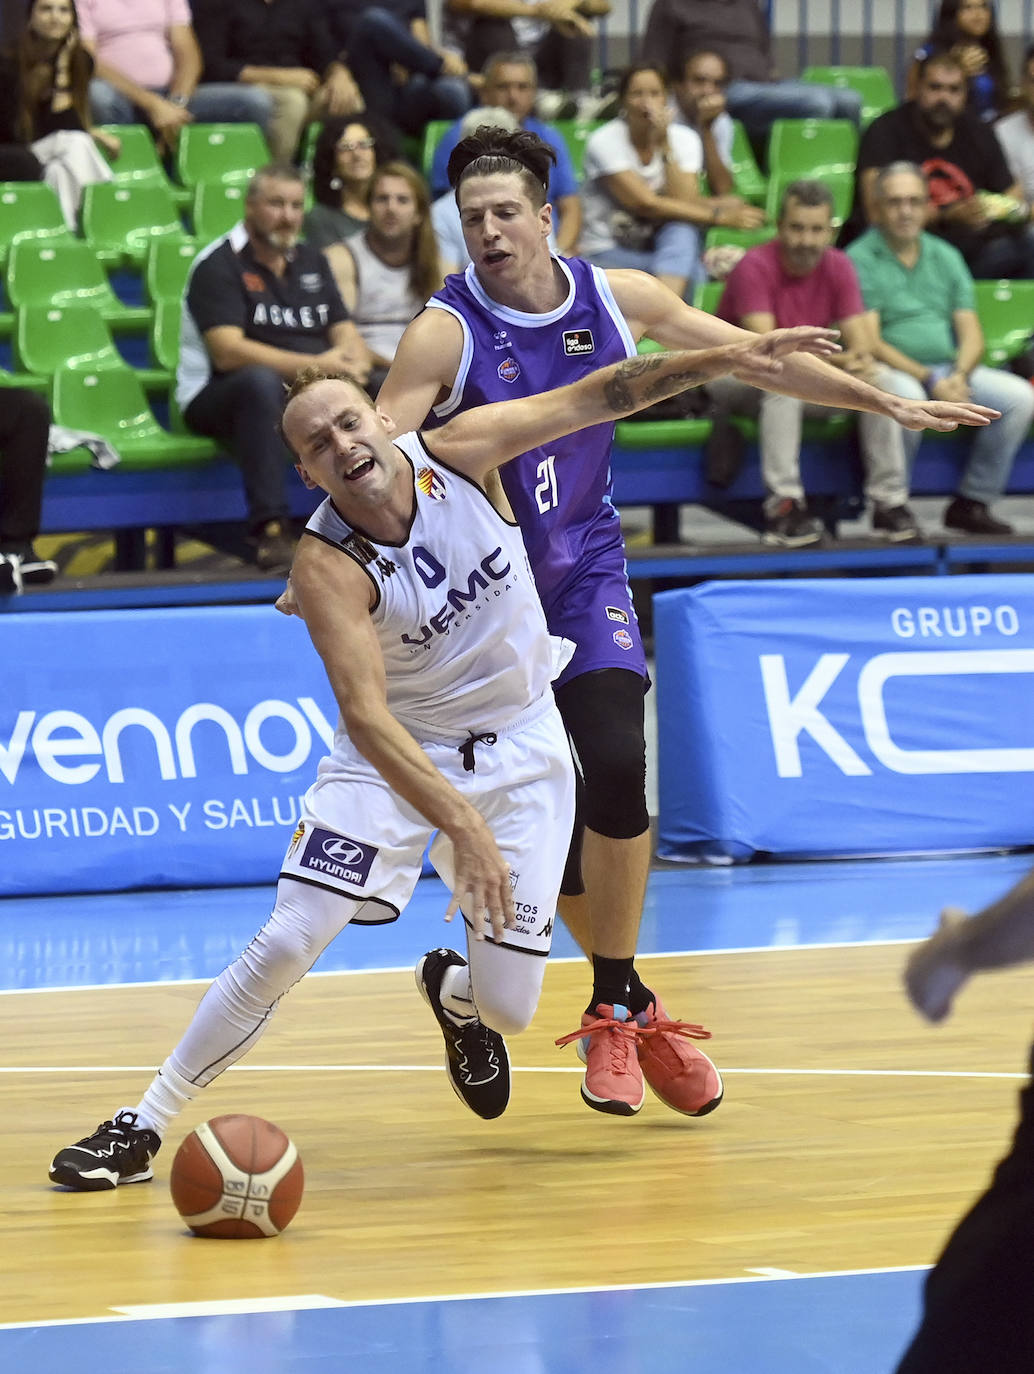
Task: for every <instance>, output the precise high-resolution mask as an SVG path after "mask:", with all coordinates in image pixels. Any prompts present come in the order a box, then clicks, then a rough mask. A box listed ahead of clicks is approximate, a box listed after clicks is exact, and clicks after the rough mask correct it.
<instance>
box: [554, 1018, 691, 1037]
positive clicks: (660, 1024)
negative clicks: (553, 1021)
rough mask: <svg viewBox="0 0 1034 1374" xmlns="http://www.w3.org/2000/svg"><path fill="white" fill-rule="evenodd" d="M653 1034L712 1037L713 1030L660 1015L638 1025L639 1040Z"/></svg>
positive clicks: (637, 1035)
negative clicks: (646, 1023)
mask: <svg viewBox="0 0 1034 1374" xmlns="http://www.w3.org/2000/svg"><path fill="white" fill-rule="evenodd" d="M632 1024H635V1023H634V1022H633V1023H632ZM651 1035H682V1036H684V1037H685V1038H686V1039H687V1040H710V1039H711V1032H710V1031H709V1030H705V1029H704V1028H703V1026H698V1025H697V1024H696V1023H695V1022H693V1021H669V1020H667V1019H666V1018H664V1017H658V1018H657V1019H655V1020H653V1021H651V1022H650V1024H649V1025H648V1026H638V1025H637V1026H636V1039H637V1040H639V1039H644V1040H645V1039H647V1038H648V1037H649V1036H651ZM558 1043H559V1042H558Z"/></svg>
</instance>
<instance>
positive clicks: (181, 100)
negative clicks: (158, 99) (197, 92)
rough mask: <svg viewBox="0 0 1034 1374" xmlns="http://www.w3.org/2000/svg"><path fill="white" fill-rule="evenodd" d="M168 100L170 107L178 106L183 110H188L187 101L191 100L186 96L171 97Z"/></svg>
mask: <svg viewBox="0 0 1034 1374" xmlns="http://www.w3.org/2000/svg"><path fill="white" fill-rule="evenodd" d="M166 98H167V100H168V102H169V104H170V105H178V106H179V107H180V109H181V110H184V109H186V107H187V101H188V100H189V96H185V95H170V96H167V97H166Z"/></svg>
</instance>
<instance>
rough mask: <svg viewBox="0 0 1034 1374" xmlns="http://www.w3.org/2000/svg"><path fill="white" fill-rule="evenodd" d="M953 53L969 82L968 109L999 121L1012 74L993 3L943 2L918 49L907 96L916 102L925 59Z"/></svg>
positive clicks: (988, 0)
mask: <svg viewBox="0 0 1034 1374" xmlns="http://www.w3.org/2000/svg"><path fill="white" fill-rule="evenodd" d="M935 52H950V53H953V54H954V55H955V56H956V57H957V58H958V59H959V64H960V66H961V67H962V70H963V71H964V72H965V74H966V77H967V79H968V81H969V91H968V97H967V102H966V104H967V108H968V109H969V110H971V111H972V113H973V114H975V115H976V116H977V117H978V118H979V119H983V120H986V121H991V120H994V119H997V118H998V116H999V115H1000V114H1001V113H1002V111H1003V110H1004V109H1005V107H1006V105H1007V103H1008V100H1009V85H1010V83H1009V74H1008V72H1007V70H1006V66H1005V58H1004V56H1003V54H1002V40H1001V39H1000V38H999V36H998V26H997V24H996V23H995V13H994V8H993V6H992V5H991V0H941V5H940V9H939V10H938V11H937V18H936V20H935V21H934V26H933V28H932V29H931V31H930V36H929V38H927V40H926V42H925V43H923V44H922V46H921V47H919V48H917V49H916V54H915V58H914V59H913V62H912V66H911V67H910V68H909V72H908V84H907V89H906V94H907V96H908V98H909V100H914V99H915V96H916V92H917V90H918V88H919V70H920V67H921V65H922V63H923V60H924V59H925V58H927V57H929V56H930V55H931V53H935Z"/></svg>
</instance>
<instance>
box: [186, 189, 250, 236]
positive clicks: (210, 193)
mask: <svg viewBox="0 0 1034 1374" xmlns="http://www.w3.org/2000/svg"><path fill="white" fill-rule="evenodd" d="M243 217H244V187H243V186H236V185H233V184H232V183H227V182H221V181H202V182H201V183H200V184H199V185H198V186H197V187H196V188H195V190H194V208H193V212H192V219H193V223H194V235H195V237H196V238H197V240H198V243H199V244H206V243H211V242H212V240H213V239H217V238H220V237H221V236H222V235H223V234H225V233H228V232H229V230H231V229H232V228H233V226H234V225H235V224H236V223H237V222H238V220H240V219H243Z"/></svg>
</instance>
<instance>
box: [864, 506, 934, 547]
mask: <svg viewBox="0 0 1034 1374" xmlns="http://www.w3.org/2000/svg"><path fill="white" fill-rule="evenodd" d="M872 528H873V533H874V534H878V535H881V536H882V537H883V538H884V539H889V540H890V542H891V543H892V544H915V543H917V542H918V541H919V540H920V539H922V537H923V534H922V531H921V530H920V528H919V524H918V522H917V520H916V518H915V516H914V515H913V514H912V512H911V511H910V510H909V508H908V507H907V506H875V507H874V508H873V512H872Z"/></svg>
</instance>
